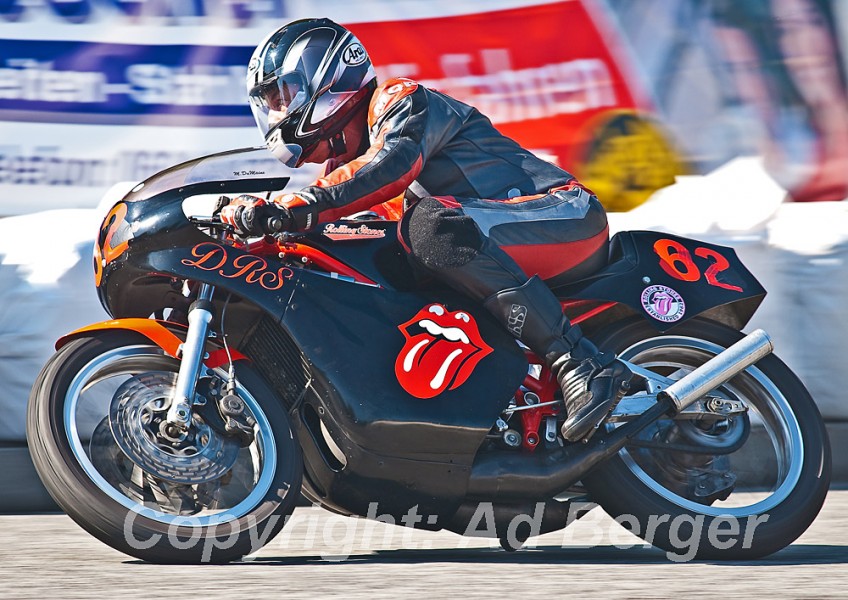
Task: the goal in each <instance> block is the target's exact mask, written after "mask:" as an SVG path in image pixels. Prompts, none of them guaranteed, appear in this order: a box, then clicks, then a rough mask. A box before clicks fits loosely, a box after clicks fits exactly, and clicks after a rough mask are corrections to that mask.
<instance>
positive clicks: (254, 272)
mask: <svg viewBox="0 0 848 600" xmlns="http://www.w3.org/2000/svg"><path fill="white" fill-rule="evenodd" d="M189 166H190V164H189ZM180 168H182V169H184V168H186V166H185V165H184V166H181V167H175V168H174V169H180ZM169 174H170V175H173V170H171V171H166V172H164V173H163V174H160V175H158V176H156V177H158V178H160V179H162V178H166V177H168V176H169ZM284 185H285V181H281V180H279V179H252V180H235V181H213V182H202V183H197V184H190V185H183V186H181V187H178V188H174V189H169V190H166V191H163V192H161V193H157V194H154V195H149V194H146V193H145V190H144V187H140V188H136V189H135V190H134V191H132V192H130V193H129V194H127V196H125V197H124V198H123V199H122V200H121V201H120V202H119V203H117V204H116V205H115V207H113V209H112V210H111V211H110V213H109V215H108V216H107V218H106V219H105V220H104V223H103V226H102V227H101V230H100V235H99V237H98V240H97V248H96V251H95V278H96V282H97V290H98V296H99V298H100V300H101V303H102V304H103V306H104V308H106V310H107V311H108V312H109V313H110V315H111V316H113V317H115V318H116V320H115V321H111V322H105V323H102V324H99V325H95V326H90V327H88V328H84V329H82V330H79V331H77V332H73V333H72V334H69V335H68V336H65V337H64V338H63V339H62V340H60V342H59V344H58V345H61V344H63V343H65V342H66V341H67V340H68V339H71V338H73V337H77V336H79V335H83V334H84V333H86V332H91V331H95V330H105V329H110V328H124V329H132V330H135V331H139V333H141V334H143V335H145V336H146V337H147V338H148V339H151V340H152V341H153V342H154V343H157V344H158V345H160V347H162V348H163V349H164V350H165V351H166V352H168V353H169V354H171V355H173V356H177V355H178V354H179V348H177V349H175V348H174V341H173V339H172V338H171V337H169V336H168V335H166V334H165V333H163V332H165V331H167V332H173V331H177V332H178V334H177V335H178V336H179V337H180V338H182V337H183V335H185V334H186V333H187V332H185V330H180V329H179V327H178V326H176V325H174V324H171V323H167V322H165V321H162V320H160V321H159V322H157V321H153V320H151V319H150V317H151V316H152V315H160V316H162V315H163V309H165V308H168V307H170V308H172V309H174V310H178V311H188V310H189V305H190V303H191V301H192V300H193V299H194V297H196V295H197V291H196V290H195V291H194V292H193V293H191V294H188V295H186V293H185V292H186V282H194V285H195V286H197V285H200V286H212V287H214V288H215V290H216V294H215V298H214V299H211V298H207V299H206V301H208V302H209V305H210V306H209V307H208V310H209V313H210V315H211V314H215V315H217V316H220V315H221V311H222V309H223V306H224V305H225V304H226V306H227V311H228V312H227V327H226V331H222V332H221V333H222V334H223V335H226V336H227V338H228V339H229V340H230V342H231V346H232V347H233V348H234V349H238V350H235V352H236V358H237V359H242V358H244V357H246V358H247V359H249V360H251V361H252V362H253V365H254V366H255V367H256V368H257V369H258V370H259V372H260V374H262V375H263V376H264V377H265V378H266V379H268V381H269V383H271V385H272V387H273V388H274V389H275V391H276V392H277V393H278V395H279V397H280V400H281V401H283V402H284V403H285V404H286V408H287V409H288V411H289V414H290V416H291V418H292V424H293V428H294V430H295V434H296V435H297V437H298V440H299V443H300V445H301V447H302V449H303V456H304V465H305V470H304V477H305V480H304V490H305V493H306V494H307V496H308V497H310V498H312V499H313V500H316V501H318V502H320V503H321V504H322V505H324V506H326V507H328V508H330V509H332V510H335V511H337V512H340V513H343V514H358V515H363V516H364V515H366V514H369V511H372V510H373V502H374V501H375V499H379V510H380V512H381V514H390V515H393V516H395V517H396V518H400V517H401V516H403V515H405V514H407V513H408V511H409V509H410V507H412V506H418V507H419V511H420V512H421V513H423V514H433V515H441V516H442V517H443V518H444V519H447V518H448V517H449V516H450V515H453V514H455V513H456V511H457V510H458V509H459V508H460V507H461V506H462V505H463V504H464V503H465V502H466V500H467V498H468V495H469V491H470V490H469V482H470V480H471V475H472V470H473V469H474V468H475V460H476V458H477V451H478V449H479V448H480V447H481V445H482V444H483V442H484V440H485V438H486V435H487V434H488V433H489V432H490V430H491V427H492V424H493V423H494V422H495V420H496V419H497V418H498V417H499V416H500V414H501V413H502V412H503V410H504V409H505V408H506V407H507V405H508V404H509V402H510V400H511V399H512V397H513V396H514V394H515V391H516V390H517V389H518V387H519V385H520V384H521V382H522V381H523V380H524V378H525V376H526V373H527V359H526V357H525V355H524V352H523V351H521V350H520V349H519V347H518V346H517V345H516V344H515V341H514V339H513V338H512V337H511V336H509V335H508V334H507V333H506V331H505V330H504V329H503V328H502V327H501V326H500V324H498V323H497V322H496V321H495V320H494V318H493V317H491V316H490V315H489V314H488V313H487V312H486V311H485V310H483V309H482V308H481V307H480V306H477V305H476V304H475V303H473V302H471V301H469V300H468V299H467V298H464V297H462V296H461V295H459V294H457V293H456V292H453V291H452V290H448V289H444V288H439V287H437V286H435V287H434V286H429V287H428V286H424V287H421V286H420V282H419V281H416V280H415V279H414V277H413V275H412V274H411V273H410V270H409V269H408V268H407V267H406V263H405V257H404V256H403V254H402V251H401V250H400V248H399V246H398V244H397V242H396V241H395V236H394V232H395V227H396V224H395V223H392V222H382V221H367V226H368V227H369V228H371V229H374V230H380V231H383V232H384V233H383V235H381V236H379V237H375V238H374V239H371V240H351V241H333V240H331V239H329V238H327V237H326V236H324V235H322V233H321V231H322V230H321V229H319V230H317V231H315V232H313V233H309V234H305V235H302V236H299V237H297V238H295V239H294V240H290V241H287V242H284V243H282V244H279V243H277V242H276V241H271V240H267V239H266V240H260V241H257V242H254V243H252V244H250V245H247V246H243V247H239V246H235V245H229V244H225V243H222V242H221V241H220V240H217V239H215V237H214V235H213V232H211V231H208V232H207V231H203V230H202V228H199V227H197V226H196V225H194V224H192V223H191V222H190V220H189V218H188V217H187V216H186V215H185V213H184V212H183V208H182V206H183V201H184V200H185V199H186V198H188V197H191V196H195V195H206V194H217V193H226V194H239V193H258V192H260V191H262V190H268V189H279V188H280V187H282V186H284ZM659 239H663V240H669V239H670V240H673V241H675V242H676V243H681V244H684V243H689V242H691V240H688V241H687V240H685V238H678V237H676V236H670V235H663V234H657V233H652V232H624V233H621V234H618V235H617V236H615V237H614V238H613V240H612V244H611V261H610V265H609V266H608V267H607V268H605V269H603V270H602V271H600V272H598V273H595V274H593V275H592V276H591V277H589V278H587V279H585V280H582V281H578V282H572V283H569V284H568V285H566V286H563V287H561V288H559V289H556V290H555V292H556V293H557V294H558V295H559V296H560V297H563V298H564V299H567V300H565V301H564V308H565V311H566V314H568V315H569V317H571V318H572V320H573V321H574V322H580V323H581V324H582V325H583V327H584V328H586V329H587V330H589V331H591V330H593V329H596V328H598V327H601V326H603V325H605V324H609V323H611V322H613V321H616V320H619V319H621V318H624V317H626V316H630V315H633V314H642V315H643V316H645V314H644V310H642V308H641V307H640V306H639V301H638V298H639V293H640V291H641V290H642V289H644V287H645V286H646V285H647V283H651V284H653V285H666V286H668V287H671V286H674V287H675V288H681V286H682V284H681V282H680V281H677V280H675V279H674V277H670V276H669V274H668V272H667V269H663V268H661V266H660V265H657V264H654V263H655V261H648V260H646V252H647V251H646V248H649V247H650V246H651V244H652V243H656V240H659ZM699 244H700V243H699ZM698 247H699V248H707V249H708V250H709V251H711V252H721V253H722V256H724V257H726V259H727V260H728V262H729V263H730V265H731V266H730V267H729V268H728V269H727V270H726V272H725V273H724V275H725V276H730V280H729V281H730V283H727V284H726V285H732V286H734V287H743V286H744V292H742V293H738V292H735V291H733V290H729V289H726V288H720V287H717V286H712V285H707V284H705V283H704V282H703V281H701V282H694V281H687V282H685V283H686V284H687V286H686V289H685V290H684V289H681V294H685V299H686V303H687V307H689V310H688V311H687V314H686V315H685V319H688V318H691V317H693V316H696V315H702V316H704V315H706V316H708V317H711V318H714V319H716V320H719V321H723V322H726V323H727V324H730V325H732V326H735V327H740V328H741V326H742V325H744V323H745V322H747V320H748V318H750V315H751V314H753V312H754V310H755V309H756V306H757V305H758V304H759V302H760V301H761V300H762V297H763V296H764V295H765V291H764V290H763V289H762V287H761V286H760V285H759V283H758V282H757V281H756V279H755V278H754V277H753V276H752V275H751V274H750V273H749V272H748V271H747V269H745V268H744V266H743V265H742V264H741V263H740V262H739V261H738V259H737V258H736V257H735V253H733V251H732V250H730V249H727V248H722V247H719V246H713V245H709V244H700V245H699V246H698ZM206 289H208V288H206ZM340 298H342V299H343V300H340ZM434 302H438V303H442V304H444V305H446V306H449V307H450V308H451V310H462V311H465V312H467V313H468V314H470V315H472V316H473V318H474V319H475V320H476V321H477V323H478V325H479V327H480V333H481V334H482V336H483V337H484V339H485V340H486V341H487V343H489V345H491V346H492V348H494V350H495V351H494V352H492V354H491V355H490V356H487V357H486V358H484V359H483V360H482V361H481V362H480V364H479V366H478V367H477V368H476V369H475V370H474V372H473V374H472V375H471V376H470V377H469V379H468V381H467V383H465V384H464V385H463V386H462V387H461V388H459V389H457V390H450V391H447V392H445V393H443V394H441V395H440V396H437V397H436V398H433V399H430V400H426V401H421V400H417V399H411V398H410V397H409V396H408V395H406V394H405V393H404V392H403V390H401V389H400V387H399V386H398V384H397V381H396V380H395V379H394V378H393V377H391V375H390V374H389V375H387V374H386V372H387V371H388V370H390V369H388V368H386V365H385V363H386V362H387V359H388V360H389V361H393V360H394V358H395V357H396V355H397V352H398V351H399V348H400V346H401V343H402V341H403V340H402V338H401V336H399V334H398V331H397V330H398V328H399V326H400V325H401V324H403V323H404V322H405V321H406V320H407V319H409V317H410V316H411V315H413V314H415V312H416V311H417V310H419V309H420V308H421V307H423V306H426V305H427V304H429V303H434ZM646 318H647V317H646ZM685 319H681V320H685ZM328 321H329V323H328ZM362 321H367V322H366V323H363V322H362ZM649 321H651V322H652V324H653V325H654V326H656V327H657V329H658V330H660V331H663V330H666V329H668V328H670V327H671V326H673V325H674V323H671V324H668V323H663V322H659V321H657V322H654V321H653V320H651V319H649ZM216 327H220V322H219V321H218V320H217V318H213V319H211V328H212V329H213V330H215V328H216ZM332 331H335V332H341V335H338V334H337V335H336V336H335V339H327V338H328V336H331V337H332V334H330V332H332ZM189 333H190V332H189ZM171 335H174V334H173V333H171ZM368 338H373V339H370V340H369V341H370V343H371V344H372V346H373V347H376V348H378V349H379V351H375V352H373V356H372V357H371V358H370V359H369V360H365V361H361V360H360V359H361V357H362V356H363V348H367V347H368V346H367V345H363V343H362V340H363V339H368ZM58 345H57V346H58ZM198 347H199V346H198ZM269 349H272V350H273V352H269V351H268V350H269ZM239 350H240V352H239ZM331 350H332V351H331ZM194 352H195V354H197V353H198V352H199V351H198V350H197V349H195V351H194ZM340 356H342V357H344V356H347V357H348V363H345V362H344V360H339V357H340ZM280 357H282V358H280ZM206 360H207V363H206V364H207V366H209V362H208V360H209V359H206ZM381 360H382V363H383V364H382V366H381V365H376V363H379V362H380V361H381ZM354 362H355V363H356V364H355V365H351V364H349V363H354ZM363 382H367V383H368V387H367V388H366V389H363V388H362V387H361V386H362V385H363ZM182 395H185V394H182ZM410 400H414V401H412V402H410ZM339 453H341V455H342V456H343V457H344V459H345V462H344V463H343V462H342V461H341V460H340V459H339ZM424 526H427V525H424ZM439 526H440V525H439ZM434 528H438V526H434Z"/></svg>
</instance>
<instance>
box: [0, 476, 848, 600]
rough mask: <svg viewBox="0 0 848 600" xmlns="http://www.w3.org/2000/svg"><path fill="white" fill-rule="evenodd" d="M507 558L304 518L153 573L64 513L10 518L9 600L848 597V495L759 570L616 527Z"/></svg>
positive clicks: (1, 572) (317, 514)
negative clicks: (683, 551)
mask: <svg viewBox="0 0 848 600" xmlns="http://www.w3.org/2000/svg"><path fill="white" fill-rule="evenodd" d="M598 513H599V514H598V515H597V516H593V515H591V514H590V516H589V517H587V520H586V521H585V522H584V521H579V522H578V523H576V524H574V525H572V526H571V527H569V528H568V529H567V530H565V531H563V532H557V533H552V534H548V535H545V536H541V537H538V538H535V544H534V543H533V542H534V540H531V542H530V543H531V545H534V546H535V547H533V548H525V549H523V550H521V551H519V552H516V553H507V552H505V551H503V550H501V549H500V548H499V547H497V542H494V543H491V542H490V541H489V540H486V539H481V538H463V537H460V536H457V535H454V534H451V533H444V532H437V533H430V532H422V531H413V530H409V529H406V528H400V527H394V526H388V525H383V524H381V523H375V522H373V521H364V520H350V519H344V518H342V517H336V516H333V515H330V514H329V513H327V512H324V511H322V510H320V509H314V508H299V509H297V511H296V513H295V517H294V519H295V520H293V521H291V522H290V523H289V525H288V526H287V529H288V533H286V530H285V529H284V531H283V533H282V534H280V536H278V537H277V538H276V539H275V540H273V541H272V542H271V543H270V544H269V545H268V546H266V547H265V548H263V549H262V550H261V551H260V552H258V553H257V554H256V555H254V556H253V557H251V560H248V561H245V562H242V563H237V564H231V565H224V566H209V565H205V566H197V567H185V566H160V565H151V564H145V563H142V562H140V561H137V560H135V559H132V558H129V557H127V556H125V555H123V554H120V553H118V552H116V551H114V550H112V549H111V548H109V547H107V546H105V545H103V544H101V543H100V542H98V541H97V540H95V539H94V538H92V537H91V536H89V535H88V534H86V533H85V532H84V531H82V530H81V529H80V528H79V527H77V526H76V525H75V524H74V523H73V522H72V521H71V520H70V519H69V518H68V517H66V516H64V515H10V516H0V598H15V599H25V598H38V599H49V600H53V599H64V598H81V599H83V598H84V599H90V598H110V599H121V600H123V599H131V598H144V599H146V600H151V599H156V598H163V599H166V598H167V599H171V598H192V599H203V600H205V599H209V598H228V599H238V598H249V599H251V600H257V599H260V598H281V597H294V598H386V597H392V598H400V599H408V598H439V597H441V598H460V599H463V600H464V599H465V598H510V599H512V598H523V597H548V598H564V597H576V598H591V597H599V598H679V599H681V600H682V599H683V598H706V597H709V598H734V597H746V598H754V597H756V598H802V597H803V598H846V597H848V517H847V516H848V491H831V493H830V495H829V496H828V499H827V502H826V503H825V506H824V509H823V511H822V513H821V514H820V516H819V518H818V519H817V520H816V522H815V523H814V524H813V525H812V527H811V528H810V529H809V530H808V531H807V533H805V534H804V535H803V536H802V537H801V538H800V539H799V540H797V541H796V543H795V544H793V545H792V546H790V547H789V548H786V549H785V550H783V551H781V552H778V553H777V554H774V555H772V556H770V557H767V558H765V559H762V560H758V561H754V562H747V563H738V562H732V563H727V562H725V563H719V562H698V561H695V562H676V561H675V560H670V558H669V556H668V555H667V554H666V553H665V552H663V551H660V550H657V549H655V548H646V547H642V546H641V545H635V546H632V547H626V546H630V545H631V544H636V543H637V542H638V540H637V539H636V538H633V537H631V536H630V534H629V533H628V532H626V531H624V530H623V529H621V528H620V527H619V526H618V525H616V524H615V523H614V522H612V521H610V520H608V519H607V518H606V517H605V516H603V515H600V512H599V509H598Z"/></svg>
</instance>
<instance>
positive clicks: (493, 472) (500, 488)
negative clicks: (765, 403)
mask: <svg viewBox="0 0 848 600" xmlns="http://www.w3.org/2000/svg"><path fill="white" fill-rule="evenodd" d="M773 350H774V346H773V344H772V342H771V339H770V338H769V336H768V335H767V334H766V332H764V331H763V330H761V329H757V330H756V331H753V332H751V333H750V334H748V335H747V336H745V337H744V338H743V339H741V340H739V341H738V342H736V343H735V344H733V345H732V346H731V347H730V348H728V349H727V350H724V351H723V352H721V353H720V354H717V355H716V356H714V357H713V358H711V359H710V360H708V361H707V362H705V363H704V364H703V365H701V366H700V367H698V368H697V369H695V370H694V371H692V372H691V373H689V374H688V375H686V376H685V377H683V379H681V380H679V381H676V382H675V383H673V384H672V385H670V386H669V387H668V388H667V389H666V390H665V391H663V392H660V393H659V394H658V395H657V402H656V404H654V405H653V406H651V408H649V409H648V410H646V411H645V412H644V413H642V414H641V415H639V416H638V417H637V418H636V419H634V420H633V421H630V422H629V423H626V424H624V425H622V426H621V427H617V428H616V429H614V430H613V431H611V432H610V433H609V434H608V435H606V436H594V437H592V438H591V439H590V440H589V442H588V443H586V444H571V445H569V446H566V447H565V448H560V449H559V450H555V451H554V452H551V453H549V454H546V455H540V454H533V455H531V456H527V455H523V454H518V453H516V452H514V451H511V450H504V451H500V452H487V453H483V454H478V455H477V458H476V460H475V461H474V464H473V465H472V467H471V475H470V477H469V480H468V492H467V498H468V499H469V500H471V499H475V498H480V499H484V500H489V501H492V502H505V503H511V502H520V501H527V500H544V499H545V498H551V497H553V496H555V495H556V494H559V493H560V492H562V491H563V490H565V489H568V488H569V487H571V486H572V485H574V484H575V483H577V482H578V481H580V479H581V478H582V477H583V476H584V475H585V474H586V473H588V472H589V471H590V470H591V469H592V468H594V467H595V466H596V465H598V464H599V463H601V462H603V461H604V460H606V459H608V458H610V457H612V456H614V455H615V454H617V453H618V452H619V451H620V450H621V449H622V448H623V447H624V446H626V445H627V444H628V443H629V442H630V440H631V439H633V438H634V437H635V436H636V435H638V434H639V432H640V431H642V430H643V429H644V428H645V427H647V426H648V425H650V424H651V423H653V422H654V421H656V420H657V419H659V418H661V417H663V416H665V415H668V414H670V415H674V414H677V413H678V412H680V411H681V410H683V409H684V408H686V407H687V406H689V405H690V404H692V403H693V402H695V401H696V400H698V399H699V398H701V397H702V396H703V395H704V394H706V393H707V392H710V391H712V390H714V389H715V388H717V387H719V386H721V385H723V384H725V383H727V382H728V381H729V380H731V379H732V378H733V377H734V376H736V375H737V374H739V373H741V372H742V371H744V370H745V369H747V368H748V367H750V366H751V365H753V364H754V363H755V362H757V361H758V360H760V359H761V358H763V357H765V356H767V355H768V354H770V353H771V352H772V351H773Z"/></svg>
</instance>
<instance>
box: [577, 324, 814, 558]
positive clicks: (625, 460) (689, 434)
mask: <svg viewBox="0 0 848 600" xmlns="http://www.w3.org/2000/svg"><path fill="white" fill-rule="evenodd" d="M741 337H742V334H740V333H739V332H737V331H735V330H733V329H730V328H728V327H725V326H724V325H721V324H719V323H715V322H712V321H707V320H700V319H693V320H691V321H689V322H686V323H684V324H681V325H679V326H677V327H675V328H674V329H672V330H671V331H668V332H666V333H663V334H660V333H658V332H657V331H656V330H655V329H653V328H652V327H651V326H650V325H649V324H648V323H646V322H645V321H644V320H642V319H639V320H633V321H629V322H625V323H621V324H616V325H614V326H611V328H610V329H608V330H606V331H605V332H602V333H601V334H599V335H598V336H596V339H597V342H598V343H599V345H601V346H603V347H604V348H605V349H610V350H613V351H615V352H617V353H618V354H619V355H620V356H621V357H622V358H623V359H625V360H628V361H630V362H632V363H635V364H637V365H640V366H642V367H644V368H647V369H648V370H651V371H654V372H656V373H659V374H661V375H663V376H664V377H668V378H670V379H680V378H681V377H683V376H684V375H685V374H687V373H689V372H691V371H692V370H693V369H694V368H695V367H697V366H699V365H701V364H703V363H704V362H706V361H707V360H708V359H709V358H711V357H712V356H715V355H716V354H718V353H719V352H721V351H722V350H723V349H725V348H727V347H728V346H730V345H731V344H733V343H734V342H736V341H738V340H739V339H741ZM719 391H720V392H721V393H723V394H724V395H725V396H727V397H729V398H732V399H734V400H741V401H742V402H743V403H744V404H745V405H746V406H747V408H748V412H747V414H745V415H742V416H736V417H731V418H728V419H723V420H718V421H715V420H714V421H709V422H706V421H691V420H688V421H687V420H680V419H675V420H672V419H664V420H660V421H658V422H657V423H655V424H653V425H652V426H650V427H648V428H647V429H645V430H644V431H643V432H642V433H641V434H640V436H639V439H638V440H636V443H634V444H632V445H628V446H627V447H625V448H624V449H622V450H621V452H620V453H619V454H618V455H617V456H616V457H614V458H612V459H611V460H609V461H607V462H605V463H603V464H602V465H601V466H600V467H599V468H598V469H597V470H596V471H594V472H593V473H592V474H590V475H589V476H587V477H586V478H584V483H585V485H586V487H587V489H588V490H589V491H590V493H591V495H592V496H593V498H594V499H595V500H596V501H597V502H598V503H599V504H600V505H601V506H602V507H603V508H604V509H605V510H606V511H607V512H608V513H609V514H610V515H612V516H613V517H616V518H617V519H618V520H619V522H621V523H623V524H626V525H627V526H628V528H630V529H631V530H632V531H633V532H634V533H636V534H637V535H639V536H640V537H642V538H643V539H646V540H647V541H648V542H650V543H652V544H654V545H656V546H659V547H661V548H663V549H666V550H668V551H670V552H671V553H674V555H675V556H677V557H680V558H684V559H691V558H696V557H697V558H721V559H750V558H756V557H760V556H764V555H767V554H770V553H772V552H776V551H777V550H780V549H781V548H783V547H785V546H787V545H789V544H790V543H792V542H793V541H794V540H795V539H796V538H797V537H798V536H799V535H801V534H802V533H803V532H804V531H805V530H806V529H807V527H809V525H810V524H811V523H812V522H813V520H814V519H815V517H816V515H817V514H818V512H819V510H820V509H821V506H822V504H823V502H824V498H825V495H826V493H827V489H828V485H829V482H830V447H829V444H828V441H827V433H826V430H825V428H824V424H823V422H822V419H821V416H820V414H819V412H818V409H817V407H816V405H815V403H814V402H813V399H812V398H811V397H810V394H809V392H807V390H806V388H805V387H804V385H803V384H802V383H801V382H800V381H799V380H798V378H797V377H796V376H795V375H794V374H793V373H792V372H791V371H790V370H789V368H788V367H787V366H786V365H785V364H784V363H783V362H782V361H781V360H780V359H778V358H777V357H776V356H774V355H769V356H767V357H766V358H764V359H763V360H761V361H759V362H758V363H757V364H756V365H754V366H753V367H750V368H748V369H746V370H745V371H744V372H742V373H740V374H739V375H737V376H736V377H734V378H733V379H731V380H730V381H729V382H728V383H727V384H725V385H724V386H722V387H721V388H720V389H719ZM613 426H614V425H612V424H608V425H607V428H611V427H613ZM693 448H697V451H693Z"/></svg>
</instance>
